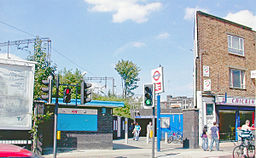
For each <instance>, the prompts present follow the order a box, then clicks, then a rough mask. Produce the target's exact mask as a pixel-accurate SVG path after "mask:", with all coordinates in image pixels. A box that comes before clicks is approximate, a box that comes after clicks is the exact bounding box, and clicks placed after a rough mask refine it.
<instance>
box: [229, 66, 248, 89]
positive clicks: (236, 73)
mask: <svg viewBox="0 0 256 158" xmlns="http://www.w3.org/2000/svg"><path fill="white" fill-rule="evenodd" d="M230 87H231V88H241V89H245V71H244V70H237V69H230Z"/></svg>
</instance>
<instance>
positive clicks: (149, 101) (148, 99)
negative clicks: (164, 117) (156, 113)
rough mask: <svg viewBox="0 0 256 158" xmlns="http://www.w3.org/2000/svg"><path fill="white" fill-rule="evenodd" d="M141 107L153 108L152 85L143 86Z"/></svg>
mask: <svg viewBox="0 0 256 158" xmlns="http://www.w3.org/2000/svg"><path fill="white" fill-rule="evenodd" d="M143 106H144V109H151V108H152V107H154V85H153V84H144V85H143Z"/></svg>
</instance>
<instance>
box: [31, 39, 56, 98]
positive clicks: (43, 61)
mask: <svg viewBox="0 0 256 158" xmlns="http://www.w3.org/2000/svg"><path fill="white" fill-rule="evenodd" d="M27 59H28V60H30V61H35V62H36V64H35V77H34V79H35V81H34V99H38V98H40V97H41V95H42V93H43V92H42V90H41V88H42V87H43V84H42V80H46V79H47V78H48V76H49V75H52V74H54V72H55V71H56V65H52V64H51V62H50V61H49V60H48V59H47V53H46V52H45V49H44V48H43V46H42V40H40V38H39V37H37V38H36V41H35V44H34V54H33V55H30V56H28V57H27Z"/></svg>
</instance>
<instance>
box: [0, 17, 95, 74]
mask: <svg viewBox="0 0 256 158" xmlns="http://www.w3.org/2000/svg"><path fill="white" fill-rule="evenodd" d="M0 23H1V24H3V25H6V26H8V27H11V28H12V29H15V30H17V31H20V32H22V33H24V34H27V35H29V36H33V37H38V36H37V35H34V34H33V33H30V32H27V31H24V30H22V29H20V28H18V27H16V26H13V25H11V24H8V23H6V22H4V21H1V20H0ZM39 37H40V36H39ZM53 51H54V52H56V53H57V54H59V55H60V56H62V57H63V58H65V59H66V60H68V61H69V62H70V63H72V64H73V65H75V66H76V67H78V68H80V69H82V70H83V71H87V72H89V73H91V74H92V75H93V73H92V72H90V71H88V70H86V69H85V68H83V67H82V66H80V65H78V64H77V63H75V62H74V61H73V60H72V59H70V58H69V57H67V56H65V55H64V54H63V53H61V52H60V51H58V50H56V49H53Z"/></svg>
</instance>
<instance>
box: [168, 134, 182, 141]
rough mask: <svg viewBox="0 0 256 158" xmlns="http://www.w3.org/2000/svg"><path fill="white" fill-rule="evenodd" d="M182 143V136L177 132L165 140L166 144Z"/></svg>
mask: <svg viewBox="0 0 256 158" xmlns="http://www.w3.org/2000/svg"><path fill="white" fill-rule="evenodd" d="M172 142H173V143H175V144H177V143H182V142H183V138H182V134H180V133H179V132H177V133H173V134H172V135H171V136H170V137H169V138H168V140H167V143H172Z"/></svg>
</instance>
